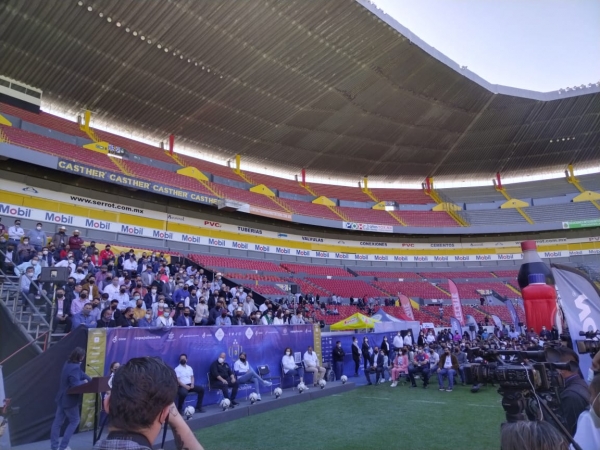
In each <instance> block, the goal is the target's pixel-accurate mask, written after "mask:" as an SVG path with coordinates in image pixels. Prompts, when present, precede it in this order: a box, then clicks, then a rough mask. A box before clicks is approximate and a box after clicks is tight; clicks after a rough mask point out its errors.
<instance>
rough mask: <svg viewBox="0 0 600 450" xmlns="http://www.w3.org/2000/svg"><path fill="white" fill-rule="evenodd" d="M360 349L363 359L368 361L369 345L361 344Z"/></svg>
mask: <svg viewBox="0 0 600 450" xmlns="http://www.w3.org/2000/svg"><path fill="white" fill-rule="evenodd" d="M361 349H362V355H363V358H365V359H367V360H368V359H369V356H370V355H369V344H367V343H366V342H363V344H362V347H361Z"/></svg>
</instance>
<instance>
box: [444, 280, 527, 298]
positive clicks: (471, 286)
mask: <svg viewBox="0 0 600 450" xmlns="http://www.w3.org/2000/svg"><path fill="white" fill-rule="evenodd" d="M440 287H441V288H442V289H445V290H448V283H440ZM456 287H457V288H458V295H459V296H460V298H461V300H471V299H478V298H480V297H481V294H479V293H478V292H477V290H493V291H495V292H497V293H498V294H500V295H502V296H503V297H508V298H519V297H520V296H519V295H518V294H517V293H516V292H514V291H513V290H511V289H510V288H509V287H507V286H506V285H505V284H504V283H501V282H483V281H482V282H477V283H474V282H472V283H456Z"/></svg>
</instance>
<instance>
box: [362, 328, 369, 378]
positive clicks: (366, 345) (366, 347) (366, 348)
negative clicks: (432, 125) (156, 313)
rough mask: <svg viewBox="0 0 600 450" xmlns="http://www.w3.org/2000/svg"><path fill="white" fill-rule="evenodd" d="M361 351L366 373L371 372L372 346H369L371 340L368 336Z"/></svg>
mask: <svg viewBox="0 0 600 450" xmlns="http://www.w3.org/2000/svg"><path fill="white" fill-rule="evenodd" d="M361 350H362V357H363V361H364V366H365V372H366V371H367V370H369V360H370V359H371V345H370V344H369V338H368V337H367V336H365V337H364V338H363V343H362V347H361Z"/></svg>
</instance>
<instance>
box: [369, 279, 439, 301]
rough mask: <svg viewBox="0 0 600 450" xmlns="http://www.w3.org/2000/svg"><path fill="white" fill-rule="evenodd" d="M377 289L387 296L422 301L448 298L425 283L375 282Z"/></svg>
mask: <svg viewBox="0 0 600 450" xmlns="http://www.w3.org/2000/svg"><path fill="white" fill-rule="evenodd" d="M373 284H374V285H375V286H376V287H377V288H379V289H381V290H382V291H384V292H386V293H388V294H389V295H394V296H396V295H398V293H401V294H404V295H406V296H407V297H420V298H424V299H446V298H450V296H449V295H448V294H447V293H446V292H444V291H442V290H440V289H438V288H436V287H435V286H433V285H432V284H431V283H427V282H426V281H375V282H374V283H373Z"/></svg>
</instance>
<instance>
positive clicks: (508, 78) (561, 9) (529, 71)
mask: <svg viewBox="0 0 600 450" xmlns="http://www.w3.org/2000/svg"><path fill="white" fill-rule="evenodd" d="M373 1H374V3H375V4H376V5H377V6H378V7H380V8H381V9H382V10H383V11H385V13H386V14H389V15H390V16H392V17H393V18H394V19H396V20H397V21H398V22H399V23H400V24H402V25H403V26H405V27H406V28H408V29H409V30H411V31H412V32H413V33H415V34H416V35H417V36H419V37H420V38H421V39H423V40H424V41H425V42H427V43H428V44H429V45H431V46H432V47H435V48H436V49H437V50H439V51H440V52H442V53H443V54H445V55H446V56H448V57H449V58H451V59H452V60H454V61H455V62H456V63H458V64H459V65H460V66H468V68H469V70H470V71H472V72H474V73H476V74H477V75H479V76H481V77H482V78H484V79H485V80H487V81H489V82H490V83H493V84H501V85H504V86H511V87H517V88H521V89H530V90H533V91H540V92H548V91H554V90H558V89H561V88H565V87H572V86H580V85H581V84H584V85H587V84H588V83H595V82H597V81H600V0H373Z"/></svg>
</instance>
